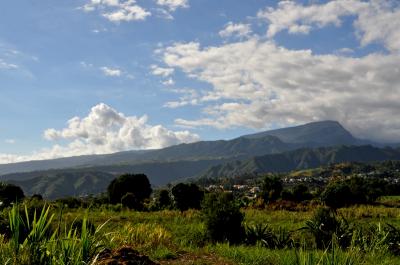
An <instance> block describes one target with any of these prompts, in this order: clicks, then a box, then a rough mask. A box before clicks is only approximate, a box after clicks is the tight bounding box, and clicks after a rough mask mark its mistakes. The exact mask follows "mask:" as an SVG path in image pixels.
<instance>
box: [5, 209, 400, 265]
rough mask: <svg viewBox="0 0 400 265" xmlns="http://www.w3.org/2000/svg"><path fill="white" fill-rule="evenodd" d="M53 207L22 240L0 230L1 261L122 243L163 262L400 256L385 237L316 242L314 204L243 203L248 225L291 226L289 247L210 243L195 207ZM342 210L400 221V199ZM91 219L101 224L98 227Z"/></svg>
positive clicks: (355, 217) (76, 254)
mask: <svg viewBox="0 0 400 265" xmlns="http://www.w3.org/2000/svg"><path fill="white" fill-rule="evenodd" d="M20 208H23V207H20ZM46 209H47V210H48V211H43V212H42V215H41V216H39V213H38V214H37V216H36V217H34V218H31V219H30V220H29V223H30V225H31V228H32V231H33V232H31V234H29V236H28V238H27V239H26V240H25V241H23V242H19V239H18V237H19V235H14V237H12V238H9V239H6V238H5V237H4V236H0V264H38V262H40V263H43V264H44V263H45V262H46V264H96V263H95V262H93V261H94V260H95V258H96V253H98V252H99V251H100V250H101V249H102V248H105V247H107V248H111V249H113V248H118V247H120V246H123V245H129V246H132V247H133V248H135V249H136V250H138V251H139V252H141V253H143V254H146V255H148V256H150V258H151V259H153V260H155V261H157V262H159V263H161V264H197V265H200V264H204V265H205V264H249V265H250V264H254V265H257V264H260V265H264V264H288V265H289V264H299V265H300V264H304V265H307V264H310V265H311V264H321V265H322V264H332V265H333V264H349V265H350V264H354V265H356V264H371V265H375V264H388V265H389V264H390V265H392V264H400V257H398V256H395V255H393V254H392V253H391V252H389V251H388V249H387V248H386V247H385V246H384V245H383V244H381V245H380V242H374V243H372V242H367V243H366V244H368V246H366V247H360V244H351V245H350V246H349V247H348V248H347V249H345V250H343V249H341V248H339V247H338V246H336V245H335V243H333V245H334V246H333V247H330V248H329V249H325V250H323V249H322V250H317V249H316V248H314V247H313V246H312V244H310V243H309V242H311V241H312V238H311V235H310V234H308V233H307V232H306V231H304V230H299V229H300V228H302V227H304V225H305V222H306V221H307V220H309V219H310V218H311V217H312V215H313V209H309V210H306V211H301V212H295V211H286V210H268V209H265V210H255V209H247V210H243V212H244V213H245V223H246V225H254V224H268V225H270V227H272V228H273V229H279V228H285V229H287V230H288V231H291V232H292V237H293V238H294V239H295V242H297V243H298V244H297V247H294V248H283V249H269V248H266V247H264V246H262V245H261V244H258V245H256V246H249V245H245V244H242V245H236V246H233V245H229V244H227V243H217V244H214V243H211V242H210V240H209V239H208V237H207V234H206V229H205V226H204V223H203V220H202V217H201V213H200V212H199V211H194V210H189V211H186V212H183V213H181V212H179V211H159V212H135V211H128V210H122V211H114V210H112V209H107V208H101V209H99V208H97V209H89V210H87V209H59V208H56V207H51V206H50V207H49V208H46ZM7 211H8V214H9V218H10V219H11V220H14V223H13V224H11V227H10V228H11V230H12V231H13V232H14V233H15V232H17V231H18V226H19V224H18V222H24V221H25V222H26V219H24V218H25V215H24V212H22V213H17V212H18V210H17V209H16V208H14V209H12V210H7ZM18 214H20V216H19V217H18ZM338 214H339V215H341V216H343V217H345V218H346V219H347V220H348V221H351V222H354V224H355V225H356V226H363V225H370V226H371V225H375V226H376V227H380V225H383V224H386V223H390V224H393V225H397V226H399V225H400V209H399V208H395V207H385V206H356V207H351V208H343V209H341V210H340V211H339V213H338ZM26 215H29V213H26ZM31 216H32V215H31ZM81 220H83V221H81ZM89 221H90V222H91V223H93V224H94V225H95V227H96V230H94V229H91V226H90V225H89V223H88V222H89ZM74 223H75V224H78V223H79V225H78V226H77V225H74ZM377 231H378V230H377ZM22 232H23V231H19V233H22ZM361 246H362V245H361Z"/></svg>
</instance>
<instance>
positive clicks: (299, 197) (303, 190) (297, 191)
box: [292, 184, 312, 202]
mask: <svg viewBox="0 0 400 265" xmlns="http://www.w3.org/2000/svg"><path fill="white" fill-rule="evenodd" d="M292 198H293V200H294V201H295V202H302V201H306V200H310V199H311V198H312V195H311V193H310V192H309V191H308V187H307V186H306V185H304V184H298V185H296V186H294V188H293V190H292Z"/></svg>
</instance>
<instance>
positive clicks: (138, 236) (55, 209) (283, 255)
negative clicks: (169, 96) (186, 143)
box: [0, 166, 400, 265]
mask: <svg viewBox="0 0 400 265" xmlns="http://www.w3.org/2000/svg"><path fill="white" fill-rule="evenodd" d="M337 168H338V167H337V166H335V174H334V177H330V178H329V181H327V182H326V183H325V185H317V186H314V187H313V186H311V187H309V186H307V185H305V184H303V183H300V184H295V185H291V186H288V185H285V183H284V182H283V181H282V177H279V176H274V175H266V176H265V177H264V178H263V180H262V181H261V182H258V184H257V183H255V184H257V185H259V187H260V188H259V190H258V192H257V194H255V195H256V196H255V197H253V198H250V197H249V196H248V193H247V192H243V191H239V192H232V191H229V190H225V189H224V187H223V186H222V185H214V186H215V187H217V189H216V190H213V191H204V190H203V189H202V188H201V187H199V186H197V185H196V184H193V183H192V184H187V183H179V184H177V185H175V186H173V187H171V188H170V189H164V190H158V191H156V192H153V190H152V187H151V185H150V182H149V181H148V178H147V176H145V175H143V174H136V175H135V174H125V175H122V176H120V177H118V178H116V179H114V180H113V181H112V182H111V183H110V184H109V186H108V189H107V193H105V194H103V195H100V196H96V197H88V198H85V199H83V198H65V199H59V200H56V201H45V200H43V198H42V197H41V196H40V195H33V196H31V197H25V196H24V194H23V192H22V190H21V189H20V188H19V187H17V186H14V185H9V184H1V185H0V201H1V202H2V204H1V205H0V207H2V210H1V212H0V264H10V265H11V264H12V265H14V264H18V265H20V264H21V265H36V264H43V265H53V264H57V265H58V264H62V265H66V264H70V265H75V264H99V265H103V264H125V263H117V260H116V259H117V258H115V260H110V259H114V257H117V256H118V255H119V256H118V259H119V258H121V257H124V256H127V255H128V254H129V255H130V257H131V258H132V259H133V258H138V260H136V261H134V262H133V261H132V260H130V262H131V263H126V264H140V265H153V264H154V263H153V262H151V261H150V260H149V258H148V257H150V258H151V259H152V260H154V261H156V262H158V263H160V264H198V265H200V264H227V265H230V264H249V265H250V264H254V265H257V264H260V265H264V264H295V265H296V264H298V265H314V264H315V265H317V264H318V265H319V264H321V265H323V264H329V265H333V264H338V265H339V264H345V265H347V264H348V265H353V264H354V265H357V264H360V265H368V264H371V265H372V264H400V197H399V196H398V194H399V184H398V183H397V182H393V181H391V180H390V179H389V178H387V177H386V178H376V177H371V176H370V175H366V176H363V175H362V174H359V173H357V174H353V175H348V174H344V173H343V174H342V175H340V174H338V172H339V171H337ZM343 168H344V167H343V166H340V167H339V169H340V170H341V171H343V170H342V169H343ZM346 171H347V172H350V171H348V170H347V169H346ZM332 172H333V171H332ZM395 173H396V174H397V173H398V172H397V171H396V172H395ZM256 181H258V180H256ZM253 185H254V184H253ZM253 187H255V186H253ZM252 190H254V191H256V190H257V189H255V188H252ZM151 195H152V196H151ZM395 195H397V196H395ZM121 253H122V254H121ZM139 253H140V254H139ZM141 254H144V255H147V256H148V257H147V256H142V255H141ZM147 261H148V263H146V262H147ZM132 262H133V263H132Z"/></svg>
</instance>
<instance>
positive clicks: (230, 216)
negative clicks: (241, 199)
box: [202, 193, 244, 243]
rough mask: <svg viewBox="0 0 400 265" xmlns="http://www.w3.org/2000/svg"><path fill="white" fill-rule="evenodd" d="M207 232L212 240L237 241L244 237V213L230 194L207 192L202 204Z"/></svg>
mask: <svg viewBox="0 0 400 265" xmlns="http://www.w3.org/2000/svg"><path fill="white" fill-rule="evenodd" d="M202 213H203V216H204V218H205V224H206V229H207V232H208V234H209V236H210V238H211V239H212V240H213V241H217V242H223V241H228V242H230V243H239V242H241V241H242V240H243V238H244V228H243V225H242V222H243V219H244V215H243V214H242V213H241V212H240V208H239V207H238V206H237V205H236V204H235V202H234V200H233V196H232V194H229V193H219V194H216V193H211V194H208V195H207V196H206V198H205V200H204V202H203V205H202Z"/></svg>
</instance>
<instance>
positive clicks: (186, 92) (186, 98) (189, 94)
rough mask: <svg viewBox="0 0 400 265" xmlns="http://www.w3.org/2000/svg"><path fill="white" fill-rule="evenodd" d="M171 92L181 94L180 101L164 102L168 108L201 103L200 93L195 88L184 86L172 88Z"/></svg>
mask: <svg viewBox="0 0 400 265" xmlns="http://www.w3.org/2000/svg"><path fill="white" fill-rule="evenodd" d="M170 92H174V93H177V94H180V95H182V96H180V97H179V100H178V101H170V102H167V103H165V104H164V107H166V108H171V109H175V108H179V107H183V106H187V105H198V104H199V103H200V101H201V100H200V98H201V97H200V95H199V93H198V92H197V90H195V89H190V88H182V89H171V90H170Z"/></svg>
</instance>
